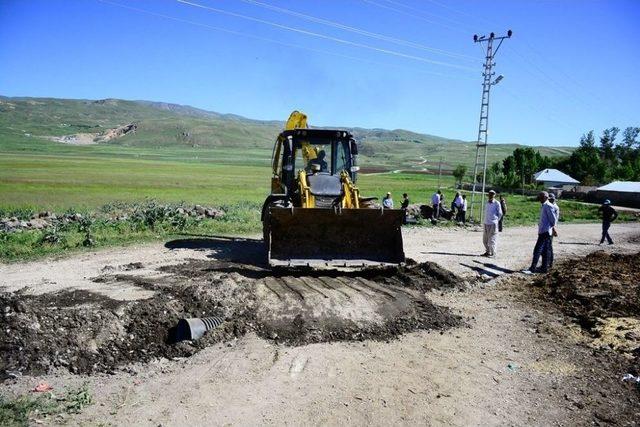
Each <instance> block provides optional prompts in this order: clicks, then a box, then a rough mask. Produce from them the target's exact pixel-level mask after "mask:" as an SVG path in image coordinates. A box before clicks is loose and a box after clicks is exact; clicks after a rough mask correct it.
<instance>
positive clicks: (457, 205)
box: [431, 190, 467, 224]
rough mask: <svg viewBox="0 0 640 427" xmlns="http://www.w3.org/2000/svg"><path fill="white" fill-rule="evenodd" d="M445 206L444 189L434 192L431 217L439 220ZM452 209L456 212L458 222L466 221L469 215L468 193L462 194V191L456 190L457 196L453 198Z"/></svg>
mask: <svg viewBox="0 0 640 427" xmlns="http://www.w3.org/2000/svg"><path fill="white" fill-rule="evenodd" d="M443 206H444V194H442V191H440V190H438V191H436V192H435V193H433V196H431V208H432V209H433V214H432V217H431V219H432V220H437V219H438V218H440V214H441V211H442V207H443ZM451 211H452V212H454V213H455V219H456V221H457V222H461V223H463V224H464V223H465V222H466V220H467V219H466V217H467V195H466V194H462V195H461V194H460V192H459V191H458V192H456V196H455V197H454V198H453V201H452V202H451Z"/></svg>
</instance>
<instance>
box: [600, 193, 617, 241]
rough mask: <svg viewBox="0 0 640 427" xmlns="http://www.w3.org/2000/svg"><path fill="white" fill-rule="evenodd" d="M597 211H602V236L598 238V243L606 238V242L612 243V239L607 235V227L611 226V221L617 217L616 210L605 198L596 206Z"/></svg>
mask: <svg viewBox="0 0 640 427" xmlns="http://www.w3.org/2000/svg"><path fill="white" fill-rule="evenodd" d="M598 211H599V212H601V213H602V238H601V239H600V244H603V243H604V239H607V242H608V243H609V244H610V245H613V239H611V236H609V227H611V223H612V222H613V221H615V219H616V218H618V212H616V210H615V209H613V208H612V207H611V202H610V201H609V200H605V201H604V202H603V203H602V206H600V207H599V208H598Z"/></svg>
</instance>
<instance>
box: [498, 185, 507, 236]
mask: <svg viewBox="0 0 640 427" xmlns="http://www.w3.org/2000/svg"><path fill="white" fill-rule="evenodd" d="M500 209H502V216H501V217H500V221H498V231H499V232H500V233H502V220H503V219H504V216H505V215H506V214H507V201H506V200H505V198H504V196H503V195H502V194H501V195H500Z"/></svg>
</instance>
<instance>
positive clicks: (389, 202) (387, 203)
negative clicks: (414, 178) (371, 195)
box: [382, 193, 393, 209]
mask: <svg viewBox="0 0 640 427" xmlns="http://www.w3.org/2000/svg"><path fill="white" fill-rule="evenodd" d="M382 207H383V208H385V209H393V199H392V198H391V193H387V195H386V196H384V199H382Z"/></svg>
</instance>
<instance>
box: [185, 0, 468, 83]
mask: <svg viewBox="0 0 640 427" xmlns="http://www.w3.org/2000/svg"><path fill="white" fill-rule="evenodd" d="M176 1H177V2H178V3H182V4H185V5H188V6H192V7H197V8H201V9H204V10H207V11H210V12H215V13H220V14H223V15H228V16H233V17H236V18H240V19H245V20H247V21H252V22H258V23H261V24H265V25H270V26H272V27H275V28H279V29H282V30H287V31H292V32H294V33H298V34H304V35H307V36H312V37H318V38H321V39H324V40H331V41H334V42H336V43H342V44H345V45H349V46H354V47H360V48H363V49H368V50H372V51H375V52H380V53H384V54H387V55H393V56H397V57H400V58H406V59H413V60H415V61H420V62H426V63H428V64H434V65H441V66H444V67H450V68H457V69H460V70H469V71H474V69H473V68H471V67H465V66H461V65H456V64H451V63H448V62H442V61H435V60H432V59H428V58H424V57H421V56H415V55H408V54H405V53H402V52H397V51H394V50H389V49H383V48H378V47H375V46H371V45H367V44H363V43H357V42H352V41H349V40H345V39H340V38H337V37H332V36H328V35H326V34H321V33H316V32H313V31H308V30H302V29H300V28H295V27H289V26H287V25H282V24H278V23H277V22H271V21H267V20H265V19H260V18H254V17H252V16H247V15H243V14H240V13H236V12H231V11H228V10H224V9H218V8H215V7H210V6H205V5H202V4H198V3H192V2H189V1H186V0H176Z"/></svg>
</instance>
